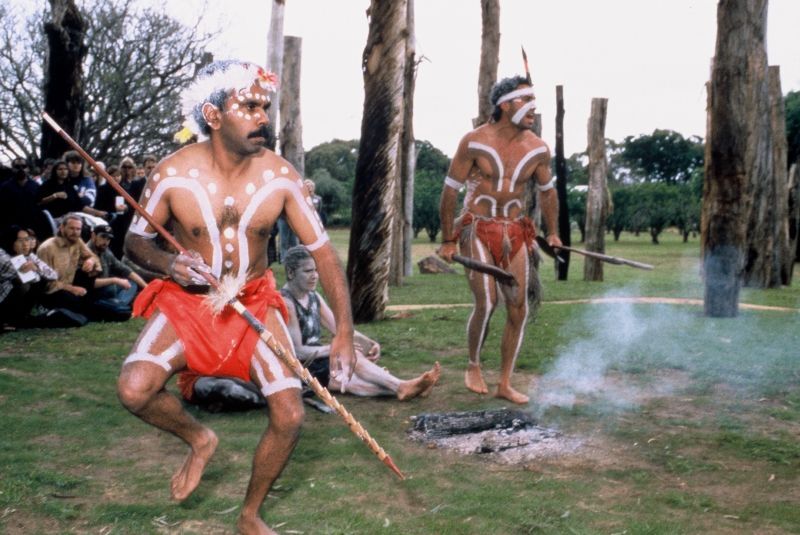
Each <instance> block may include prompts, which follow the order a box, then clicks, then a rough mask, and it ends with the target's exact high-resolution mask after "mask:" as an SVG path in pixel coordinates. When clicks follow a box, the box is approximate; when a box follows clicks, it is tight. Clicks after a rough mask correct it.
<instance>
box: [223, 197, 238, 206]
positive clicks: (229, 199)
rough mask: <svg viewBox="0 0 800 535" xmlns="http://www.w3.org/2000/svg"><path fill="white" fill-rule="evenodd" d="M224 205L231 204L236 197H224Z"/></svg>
mask: <svg viewBox="0 0 800 535" xmlns="http://www.w3.org/2000/svg"><path fill="white" fill-rule="evenodd" d="M224 202H225V206H233V203H235V202H236V199H234V198H233V197H225V201H224Z"/></svg>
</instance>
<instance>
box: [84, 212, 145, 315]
mask: <svg viewBox="0 0 800 535" xmlns="http://www.w3.org/2000/svg"><path fill="white" fill-rule="evenodd" d="M113 239H114V231H113V230H112V229H111V226H110V225H97V226H96V227H94V228H93V229H92V237H91V239H90V240H89V249H90V250H91V251H92V252H93V253H94V254H96V255H97V257H98V258H99V259H100V266H101V268H102V269H101V271H100V273H99V274H98V275H97V278H96V279H95V281H94V290H93V292H92V301H93V304H94V307H95V310H94V312H95V313H96V314H97V316H98V319H103V320H126V319H128V318H129V317H130V315H131V304H132V303H133V300H134V299H135V298H136V295H137V294H138V293H139V290H141V289H142V288H144V287H145V286H146V284H147V283H146V282H145V281H144V279H142V277H140V276H139V274H138V273H136V272H135V271H133V270H132V269H131V268H129V267H128V266H127V265H125V264H124V263H123V262H121V261H120V260H119V259H118V258H117V257H116V256H114V254H113V253H112V252H111V250H110V249H109V245H110V244H111V241H112V240H113Z"/></svg>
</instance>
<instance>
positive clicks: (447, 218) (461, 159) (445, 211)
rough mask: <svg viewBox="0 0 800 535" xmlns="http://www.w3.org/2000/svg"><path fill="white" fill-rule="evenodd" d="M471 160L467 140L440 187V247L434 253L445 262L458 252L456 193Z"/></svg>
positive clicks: (450, 260) (463, 141)
mask: <svg viewBox="0 0 800 535" xmlns="http://www.w3.org/2000/svg"><path fill="white" fill-rule="evenodd" d="M471 167H472V160H470V158H469V156H468V155H467V138H466V137H465V138H464V139H462V140H461V143H459V145H458V149H457V150H456V154H455V156H453V161H452V163H451V164H450V168H449V169H448V170H447V176H446V177H445V179H444V186H443V187H442V197H441V199H440V200H439V221H440V223H441V225H442V246H441V247H439V249H438V250H437V251H436V252H437V253H438V254H439V256H441V257H442V258H444V259H445V260H446V261H447V262H452V261H453V255H454V254H456V253H457V252H458V236H456V235H455V234H454V232H455V218H456V202H457V200H458V192H459V191H460V190H461V188H463V187H464V182H466V180H467V176H469V171H470V168H471Z"/></svg>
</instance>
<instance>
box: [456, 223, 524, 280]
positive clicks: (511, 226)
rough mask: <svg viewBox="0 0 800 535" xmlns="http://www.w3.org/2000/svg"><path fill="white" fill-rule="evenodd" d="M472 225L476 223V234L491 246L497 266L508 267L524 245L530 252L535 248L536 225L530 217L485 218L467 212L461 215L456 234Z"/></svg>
mask: <svg viewBox="0 0 800 535" xmlns="http://www.w3.org/2000/svg"><path fill="white" fill-rule="evenodd" d="M470 225H474V230H475V235H476V236H477V237H478V239H479V240H480V241H481V243H483V244H484V245H485V246H486V247H488V248H489V252H490V253H491V254H492V258H493V259H494V263H495V265H496V266H500V267H502V268H504V269H505V268H507V267H508V264H509V263H510V262H511V259H512V258H514V255H515V254H517V251H519V250H520V248H521V247H522V246H523V245H525V247H526V249H527V251H528V253H529V254H530V252H531V251H532V250H533V243H534V240H535V239H536V226H535V225H534V224H533V221H531V219H530V218H528V217H518V218H515V219H510V218H507V217H491V218H483V217H476V216H475V214H473V213H472V212H466V213H465V214H464V215H463V216H461V220H460V221H459V224H458V228H457V229H456V236H459V235H461V231H462V230H463V229H466V228H467V227H469V226H470Z"/></svg>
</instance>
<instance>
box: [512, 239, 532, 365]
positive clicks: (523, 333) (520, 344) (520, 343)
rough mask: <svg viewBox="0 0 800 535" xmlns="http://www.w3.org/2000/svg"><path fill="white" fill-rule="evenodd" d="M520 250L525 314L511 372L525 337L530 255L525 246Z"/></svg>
mask: <svg viewBox="0 0 800 535" xmlns="http://www.w3.org/2000/svg"><path fill="white" fill-rule="evenodd" d="M520 252H522V254H524V255H525V286H523V287H522V291H523V292H525V296H524V299H523V301H522V302H523V306H524V307H525V315H524V316H523V317H522V325H520V328H519V335H517V347H516V348H515V349H514V357H513V358H512V359H511V372H512V373H513V372H514V366H516V364H517V357H518V356H519V348H520V347H522V339H523V338H524V337H525V326H526V325H527V323H528V295H527V293H528V284H529V283H530V280H529V279H530V265H529V263H530V257H529V255H528V250H527V248H525V247H523V248H521V249H520Z"/></svg>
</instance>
